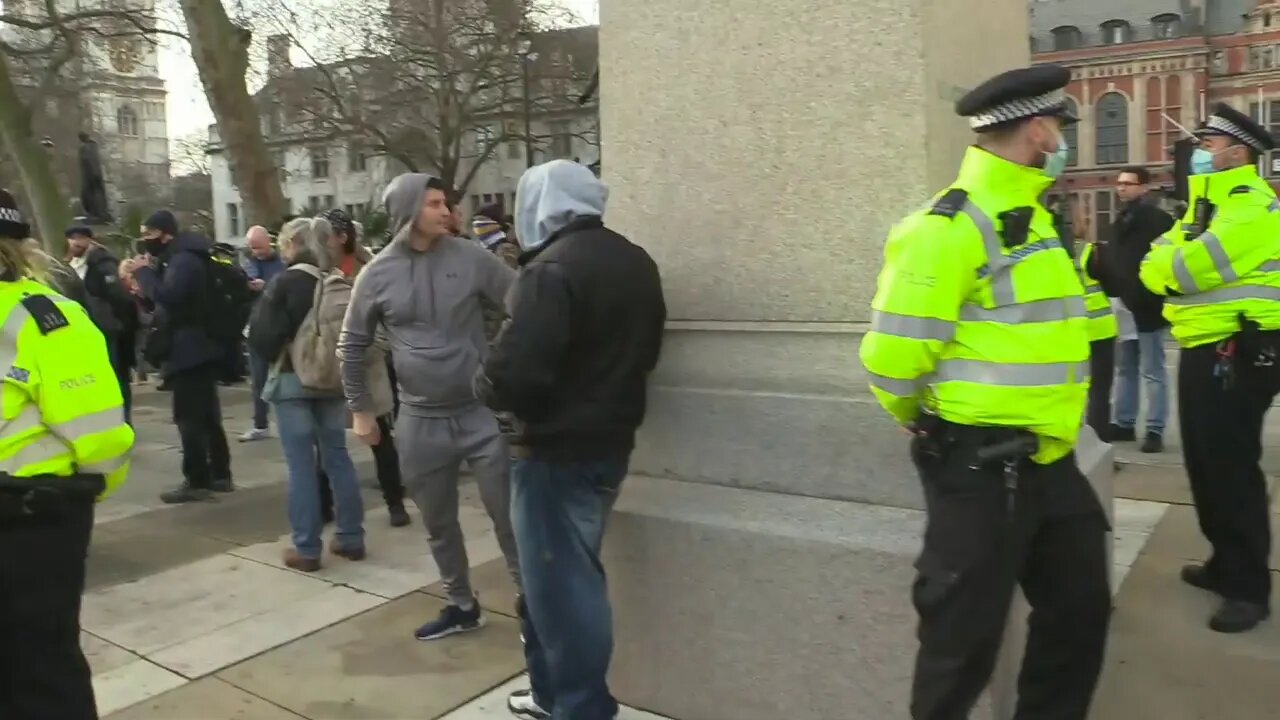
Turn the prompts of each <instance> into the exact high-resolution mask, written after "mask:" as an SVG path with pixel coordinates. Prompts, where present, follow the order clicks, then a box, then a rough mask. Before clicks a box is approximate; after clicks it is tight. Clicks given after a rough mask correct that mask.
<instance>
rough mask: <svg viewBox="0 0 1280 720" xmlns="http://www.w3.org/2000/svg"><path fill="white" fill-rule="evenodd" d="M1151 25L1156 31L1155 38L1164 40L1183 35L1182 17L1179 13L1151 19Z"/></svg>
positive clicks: (1165, 14)
mask: <svg viewBox="0 0 1280 720" xmlns="http://www.w3.org/2000/svg"><path fill="white" fill-rule="evenodd" d="M1151 25H1152V27H1153V28H1154V29H1155V36H1156V38H1158V39H1161V40H1164V39H1168V38H1176V37H1178V36H1179V35H1181V34H1182V17H1181V16H1179V15H1178V14H1177V13H1164V14H1162V15H1157V16H1155V17H1153V18H1151Z"/></svg>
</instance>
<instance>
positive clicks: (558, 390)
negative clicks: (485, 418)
mask: <svg viewBox="0 0 1280 720" xmlns="http://www.w3.org/2000/svg"><path fill="white" fill-rule="evenodd" d="M521 265H522V268H521V270H520V275H519V277H518V278H517V280H516V284H515V285H514V286H513V287H512V289H511V294H510V311H511V320H510V321H509V322H508V323H507V325H506V326H505V327H504V328H503V330H502V332H501V334H500V335H499V336H498V338H497V341H496V342H495V344H494V347H493V351H492V353H491V354H490V355H489V358H488V359H487V360H486V361H485V364H484V367H483V369H482V371H481V373H480V374H479V375H478V376H477V382H476V390H477V392H478V393H479V396H480V398H481V399H482V400H484V402H485V403H486V404H487V405H488V406H489V407H490V408H492V409H494V410H498V411H511V412H512V413H513V414H514V415H515V416H516V419H517V420H518V421H519V427H518V435H517V437H516V438H515V439H514V440H513V443H514V444H515V445H518V446H522V447H524V448H525V449H526V450H527V452H528V453H529V454H530V456H532V457H535V458H540V459H545V460H548V461H553V462H591V461H599V460H616V459H625V458H626V457H627V456H628V455H629V454H630V452H631V450H632V448H633V446H634V444H635V432H636V428H638V427H639V426H640V423H641V421H643V419H644V414H645V394H646V382H647V379H648V376H649V373H650V372H651V371H652V370H653V368H654V366H655V365H657V362H658V353H659V351H660V350H661V347H662V332H663V326H664V324H665V322H666V317H667V309H666V304H665V302H664V300H663V296H662V281H661V278H660V277H659V274H658V267H657V265H656V264H655V263H654V262H653V259H652V258H650V257H649V255H648V253H646V252H645V251H644V249H643V248H641V247H640V246H638V245H635V244H632V243H631V242H630V241H628V240H627V239H626V238H624V237H623V236H621V235H619V234H618V233H615V232H613V231H611V230H609V229H607V228H605V227H604V225H603V224H602V223H601V220H600V218H599V217H584V218H579V219H578V220H575V221H574V222H572V223H570V224H569V225H568V226H566V227H565V228H563V229H562V230H560V231H559V232H557V233H556V234H554V235H552V236H551V238H550V239H549V240H548V241H547V243H546V244H545V245H543V246H542V247H541V248H540V249H538V250H534V251H531V252H529V253H526V254H525V255H524V256H523V257H522V258H521Z"/></svg>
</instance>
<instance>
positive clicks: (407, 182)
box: [382, 173, 436, 242]
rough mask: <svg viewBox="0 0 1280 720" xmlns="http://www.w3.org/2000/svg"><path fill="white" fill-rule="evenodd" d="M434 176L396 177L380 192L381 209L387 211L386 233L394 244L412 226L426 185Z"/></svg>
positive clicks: (407, 174)
mask: <svg viewBox="0 0 1280 720" xmlns="http://www.w3.org/2000/svg"><path fill="white" fill-rule="evenodd" d="M435 179H436V178H435V176H433V175H428V174H426V173H405V174H403V175H397V176H396V178H395V179H394V180H392V181H391V184H389V185H387V189H386V190H383V191H382V207H383V208H384V209H385V210H386V211H387V231H388V233H389V234H390V235H391V240H392V241H393V242H394V241H396V240H399V239H400V238H401V237H402V236H404V235H405V234H407V233H406V230H407V228H410V227H412V226H413V221H414V219H415V218H416V217H418V213H419V212H420V211H421V210H422V201H423V199H424V198H426V196H427V183H429V182H431V181H432V180H435Z"/></svg>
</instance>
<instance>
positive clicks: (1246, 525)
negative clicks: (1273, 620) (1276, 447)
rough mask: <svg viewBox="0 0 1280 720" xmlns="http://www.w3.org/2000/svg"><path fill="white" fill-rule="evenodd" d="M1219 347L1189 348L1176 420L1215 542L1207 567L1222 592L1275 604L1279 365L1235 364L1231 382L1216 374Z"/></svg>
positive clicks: (1194, 491) (1205, 529) (1203, 527)
mask: <svg viewBox="0 0 1280 720" xmlns="http://www.w3.org/2000/svg"><path fill="white" fill-rule="evenodd" d="M1217 364H1218V350H1217V346H1216V345H1214V344H1209V345H1201V346H1199V347H1193V348H1186V349H1184V350H1183V351H1182V355H1181V359H1180V361H1179V365H1178V423H1179V426H1180V428H1181V430H1182V457H1183V462H1184V463H1185V464H1186V467H1187V477H1188V478H1189V479H1190V481H1191V496H1192V499H1193V500H1194V501H1195V504H1196V515H1197V516H1198V518H1199V520H1200V531H1201V532H1202V533H1204V537H1205V539H1206V540H1208V541H1209V544H1210V545H1211V546H1212V554H1211V555H1210V556H1209V561H1208V563H1207V564H1206V566H1205V567H1206V570H1207V571H1208V573H1209V576H1210V578H1212V580H1213V583H1214V585H1215V586H1216V587H1217V589H1218V590H1219V592H1220V593H1221V594H1222V596H1223V597H1225V598H1228V599H1231V600H1244V601H1247V602H1252V603H1258V604H1260V605H1270V598H1271V573H1270V571H1269V570H1268V556H1269V555H1270V552H1271V527H1270V522H1269V517H1268V515H1267V510H1268V507H1267V505H1268V504H1267V484H1266V478H1265V476H1264V475H1263V472H1262V466H1261V465H1260V464H1259V463H1260V462H1261V460H1262V423H1263V419H1264V418H1265V416H1266V414H1267V410H1268V409H1269V408H1270V407H1271V401H1272V400H1273V399H1274V398H1275V397H1276V394H1277V392H1280V367H1276V366H1273V367H1269V368H1261V369H1253V368H1251V367H1249V366H1251V365H1252V363H1251V362H1248V361H1247V360H1246V361H1245V362H1243V363H1241V365H1243V367H1241V366H1239V365H1238V366H1237V369H1236V371H1235V374H1234V377H1233V378H1232V386H1231V387H1230V388H1228V387H1226V386H1225V384H1224V378H1222V377H1215V375H1214V367H1215V366H1216V365H1217Z"/></svg>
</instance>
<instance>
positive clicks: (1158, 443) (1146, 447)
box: [1138, 432, 1164, 453]
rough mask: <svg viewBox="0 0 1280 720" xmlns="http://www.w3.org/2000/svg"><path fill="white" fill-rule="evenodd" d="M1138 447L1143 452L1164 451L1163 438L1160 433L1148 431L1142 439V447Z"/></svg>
mask: <svg viewBox="0 0 1280 720" xmlns="http://www.w3.org/2000/svg"><path fill="white" fill-rule="evenodd" d="M1138 449H1139V450H1141V451H1142V452H1144V453H1158V452H1164V439H1163V438H1161V437H1160V433H1153V432H1149V433H1147V437H1146V439H1145V440H1143V441H1142V447H1140V448H1138Z"/></svg>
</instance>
